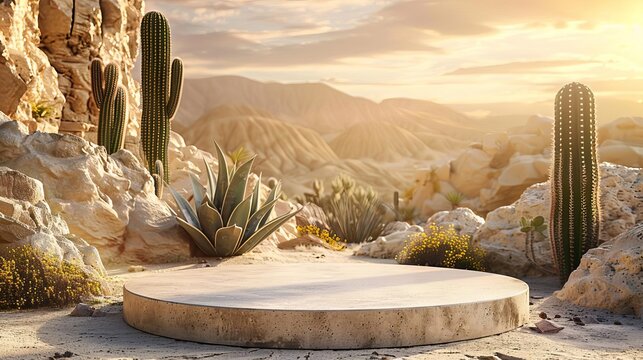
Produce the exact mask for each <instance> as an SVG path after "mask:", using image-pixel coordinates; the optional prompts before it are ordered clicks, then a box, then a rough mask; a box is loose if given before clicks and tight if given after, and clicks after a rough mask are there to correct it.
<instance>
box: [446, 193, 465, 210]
mask: <svg viewBox="0 0 643 360" xmlns="http://www.w3.org/2000/svg"><path fill="white" fill-rule="evenodd" d="M445 197H446V198H447V200H449V202H450V203H451V205H452V206H453V207H454V208H456V207H458V206H460V203H461V202H462V200H464V195H463V194H462V193H460V192H457V191H449V192H448V193H447V194H446V195H445Z"/></svg>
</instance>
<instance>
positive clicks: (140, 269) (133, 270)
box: [127, 265, 145, 272]
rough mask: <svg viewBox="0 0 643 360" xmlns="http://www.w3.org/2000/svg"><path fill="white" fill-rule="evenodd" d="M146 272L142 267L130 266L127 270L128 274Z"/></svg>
mask: <svg viewBox="0 0 643 360" xmlns="http://www.w3.org/2000/svg"><path fill="white" fill-rule="evenodd" d="M141 271H145V267H143V266H142V265H130V267H128V268H127V272H141Z"/></svg>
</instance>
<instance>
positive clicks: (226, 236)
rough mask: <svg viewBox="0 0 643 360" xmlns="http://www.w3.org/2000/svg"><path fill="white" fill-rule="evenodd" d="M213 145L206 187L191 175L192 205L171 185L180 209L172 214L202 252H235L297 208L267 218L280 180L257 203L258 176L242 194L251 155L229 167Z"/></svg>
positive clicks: (257, 240) (265, 234)
mask: <svg viewBox="0 0 643 360" xmlns="http://www.w3.org/2000/svg"><path fill="white" fill-rule="evenodd" d="M215 145H216V150H217V157H218V159H219V173H218V174H217V175H218V176H215V175H214V174H213V172H212V169H211V168H210V167H209V165H208V164H207V163H206V164H205V168H206V171H207V174H208V186H207V188H205V187H203V186H202V185H201V184H200V183H199V179H198V178H197V177H196V176H194V175H192V187H193V190H194V196H193V201H194V207H192V206H191V205H190V202H189V201H188V200H186V199H185V198H184V197H183V196H181V195H180V194H179V193H177V192H176V191H175V190H174V189H172V188H171V187H170V191H171V192H172V195H173V196H174V199H175V200H176V203H177V205H178V207H179V209H180V215H177V217H176V219H177V221H178V223H179V225H180V226H181V227H182V228H183V229H185V231H187V233H188V234H189V235H190V237H191V238H192V241H194V244H195V245H196V246H197V247H198V248H199V249H200V250H201V251H203V253H205V255H206V256H216V257H226V256H237V255H241V254H243V253H245V252H248V251H250V250H252V249H253V248H254V247H255V246H257V245H259V243H261V241H263V240H264V239H266V238H267V237H268V236H269V235H270V234H272V233H273V232H275V231H276V230H277V229H279V227H280V226H282V225H283V224H284V223H285V222H286V221H288V220H290V218H292V217H293V216H295V215H296V214H297V213H298V212H299V211H300V210H301V209H298V210H296V211H294V212H290V213H288V214H285V215H282V216H279V217H277V218H275V219H273V220H270V221H269V218H270V214H271V213H272V209H273V208H274V207H275V204H276V203H277V200H278V199H279V195H280V193H281V184H280V183H279V182H277V183H275V184H274V186H272V188H271V191H270V193H269V194H268V197H267V198H266V200H265V201H264V202H263V203H262V204H260V201H259V190H260V185H261V176H259V180H258V181H257V184H256V185H255V187H254V189H253V191H252V193H251V194H250V195H249V196H247V197H246V196H245V190H246V185H247V183H248V175H249V174H250V170H251V168H252V164H253V162H254V157H252V158H250V159H249V160H247V161H246V162H244V163H243V164H241V165H239V166H238V167H236V166H234V167H231V168H229V167H228V162H227V160H226V157H225V155H224V154H223V151H222V150H221V147H219V145H218V144H216V143H215Z"/></svg>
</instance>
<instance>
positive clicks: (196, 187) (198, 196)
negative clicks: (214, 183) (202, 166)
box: [190, 173, 206, 209]
mask: <svg viewBox="0 0 643 360" xmlns="http://www.w3.org/2000/svg"><path fill="white" fill-rule="evenodd" d="M190 180H192V192H193V193H194V208H195V209H198V208H199V206H201V204H203V199H204V198H205V196H206V193H205V188H204V187H203V186H202V185H201V183H200V182H199V178H198V177H197V176H196V175H194V174H193V173H190Z"/></svg>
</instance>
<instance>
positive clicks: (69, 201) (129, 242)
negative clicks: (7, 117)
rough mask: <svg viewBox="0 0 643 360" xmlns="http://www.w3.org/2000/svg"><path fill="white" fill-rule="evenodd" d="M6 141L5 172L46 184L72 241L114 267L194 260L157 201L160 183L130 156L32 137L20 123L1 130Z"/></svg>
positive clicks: (1, 157)
mask: <svg viewBox="0 0 643 360" xmlns="http://www.w3.org/2000/svg"><path fill="white" fill-rule="evenodd" d="M8 132H13V133H12V134H8ZM0 133H2V134H3V136H0V149H3V151H2V152H0V166H8V167H10V168H13V169H17V170H19V171H21V172H23V173H25V174H27V175H28V176H31V177H33V178H36V179H38V180H40V181H42V182H43V183H44V184H45V188H44V197H45V199H46V200H47V202H48V203H49V204H50V206H51V207H52V210H53V211H54V212H56V213H59V214H60V216H61V217H62V218H63V219H64V220H65V221H66V223H67V225H68V226H69V229H70V231H71V233H73V234H75V235H78V236H80V237H81V238H83V239H85V240H87V241H88V242H89V243H90V244H91V245H93V246H95V247H97V248H98V249H99V251H100V253H101V256H102V257H103V260H105V261H106V262H170V261H177V260H181V259H185V258H187V257H189V237H188V236H187V234H185V233H184V231H183V230H182V229H181V228H180V227H179V226H178V225H177V223H176V220H175V219H174V216H173V215H172V213H171V210H170V209H169V207H168V206H167V205H166V204H165V203H164V202H163V201H161V200H160V199H158V198H157V197H156V196H155V195H154V186H153V183H152V178H151V177H150V175H149V173H147V171H146V170H145V169H144V168H143V167H142V166H141V164H140V163H139V161H138V160H137V158H136V157H135V156H133V154H131V153H130V152H129V151H127V150H121V151H119V152H117V153H116V154H114V155H113V156H107V154H106V153H105V149H104V148H103V147H99V146H96V145H94V144H91V143H88V142H87V141H85V140H83V139H81V138H79V137H76V136H72V135H58V134H46V133H35V134H32V135H24V134H23V133H22V132H20V131H19V129H17V128H16V127H15V125H14V123H12V122H3V123H0ZM6 139H8V140H9V141H7V142H4V140H6ZM17 139H21V141H16V140H17ZM89 256H91V254H90V255H89Z"/></svg>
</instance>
